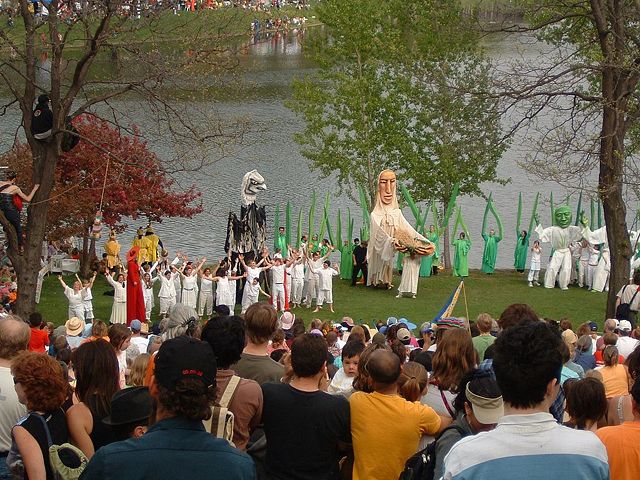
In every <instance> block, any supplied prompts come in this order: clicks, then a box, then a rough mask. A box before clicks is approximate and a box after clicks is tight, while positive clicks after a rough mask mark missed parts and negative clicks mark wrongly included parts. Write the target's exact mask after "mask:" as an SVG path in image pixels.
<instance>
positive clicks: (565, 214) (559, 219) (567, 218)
mask: <svg viewBox="0 0 640 480" xmlns="http://www.w3.org/2000/svg"><path fill="white" fill-rule="evenodd" d="M553 216H554V218H555V219H556V225H558V226H559V227H560V228H567V227H568V226H569V225H571V210H569V207H567V206H562V207H558V208H556V210H555V212H554V213H553Z"/></svg>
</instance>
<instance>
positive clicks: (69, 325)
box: [64, 317, 84, 337]
mask: <svg viewBox="0 0 640 480" xmlns="http://www.w3.org/2000/svg"><path fill="white" fill-rule="evenodd" d="M64 327H65V329H66V330H67V335H69V336H72V337H75V336H77V335H80V334H81V333H82V331H83V330H84V320H80V319H79V318H78V317H71V318H70V319H69V320H67V321H66V322H65V324H64Z"/></svg>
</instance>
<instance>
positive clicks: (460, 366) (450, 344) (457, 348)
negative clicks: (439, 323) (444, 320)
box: [433, 328, 478, 393]
mask: <svg viewBox="0 0 640 480" xmlns="http://www.w3.org/2000/svg"><path fill="white" fill-rule="evenodd" d="M477 363H478V354H477V353H476V350H475V348H473V342H472V341H471V335H470V334H469V332H467V331H466V330H463V329H461V328H455V329H450V330H447V331H446V332H445V333H444V336H443V337H442V340H441V341H440V342H439V343H438V349H437V350H436V353H434V354H433V377H434V378H435V379H436V381H437V382H438V385H439V386H440V387H441V388H443V389H444V390H449V391H452V392H454V393H455V392H456V391H457V388H458V385H459V384H460V380H462V377H463V376H464V374H465V373H467V372H468V371H469V370H471V369H472V368H474V367H475V366H476V364H477Z"/></svg>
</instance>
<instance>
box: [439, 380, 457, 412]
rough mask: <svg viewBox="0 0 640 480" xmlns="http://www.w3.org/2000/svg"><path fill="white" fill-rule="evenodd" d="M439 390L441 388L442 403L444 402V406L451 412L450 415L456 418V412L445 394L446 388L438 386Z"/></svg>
mask: <svg viewBox="0 0 640 480" xmlns="http://www.w3.org/2000/svg"><path fill="white" fill-rule="evenodd" d="M438 390H440V398H442V403H444V407H445V408H446V409H447V412H449V415H450V416H451V418H453V419H455V418H456V412H454V411H453V408H451V405H449V402H448V400H447V397H446V396H445V394H444V390H443V389H442V388H440V387H438Z"/></svg>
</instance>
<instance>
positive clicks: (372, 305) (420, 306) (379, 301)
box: [39, 271, 606, 328]
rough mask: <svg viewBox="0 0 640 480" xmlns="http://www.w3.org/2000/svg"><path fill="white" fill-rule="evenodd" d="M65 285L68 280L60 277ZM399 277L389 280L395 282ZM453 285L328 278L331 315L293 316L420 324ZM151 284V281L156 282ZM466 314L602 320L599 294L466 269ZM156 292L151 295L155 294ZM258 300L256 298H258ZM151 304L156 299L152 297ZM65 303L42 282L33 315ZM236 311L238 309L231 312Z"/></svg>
mask: <svg viewBox="0 0 640 480" xmlns="http://www.w3.org/2000/svg"><path fill="white" fill-rule="evenodd" d="M65 281H66V282H67V284H68V285H71V283H72V281H73V279H72V277H70V276H69V277H65ZM399 281H400V279H399V278H396V279H395V284H396V285H397V284H398V283H399ZM457 284H458V279H456V278H453V277H451V276H450V275H449V274H447V273H441V274H440V275H437V276H435V277H431V278H421V279H420V284H419V287H418V298H416V299H412V298H401V299H397V298H395V295H396V294H397V291H396V290H395V289H394V290H377V289H369V288H364V287H362V286H358V287H355V288H354V287H351V285H350V282H347V281H343V280H334V284H333V297H334V305H335V307H334V308H335V310H336V313H335V314H331V313H330V312H328V311H324V310H323V311H321V312H319V313H317V314H313V313H312V311H311V310H307V309H305V308H301V309H298V310H294V313H295V314H296V315H298V316H300V317H301V318H303V319H304V320H305V322H307V323H308V322H309V321H310V320H311V319H312V318H321V319H333V320H338V319H340V318H341V317H342V316H344V315H349V316H351V317H353V318H354V320H355V321H356V323H359V322H369V323H370V324H371V323H372V322H373V321H375V320H379V319H386V318H387V317H389V316H395V317H405V318H407V319H409V320H411V321H412V322H413V323H415V324H417V325H420V323H422V322H424V321H431V320H432V319H433V317H434V316H435V315H436V313H437V312H438V311H439V310H440V308H441V307H442V305H443V304H444V302H445V301H446V300H447V299H448V298H449V295H450V294H451V291H452V290H453V289H454V288H455V287H456V285H457ZM156 286H157V283H156ZM109 289H110V287H109V285H108V284H107V283H106V281H105V280H104V277H103V276H102V275H101V276H99V277H98V279H97V280H96V283H95V285H94V288H93V306H94V307H93V308H94V313H95V316H96V318H100V319H103V320H108V319H109V316H110V313H111V305H112V302H113V297H110V296H106V295H103V293H104V292H105V291H107V290H109ZM465 289H466V297H467V303H468V308H469V316H470V317H471V318H472V319H473V318H475V317H476V316H477V315H478V314H479V313H481V312H488V313H490V314H491V315H492V316H494V317H497V316H498V315H500V312H502V310H504V308H505V307H506V306H508V305H510V304H511V303H528V304H530V305H531V306H532V307H533V308H534V309H535V310H536V312H538V314H539V315H541V316H544V317H550V318H554V319H560V318H561V317H568V318H569V319H570V320H571V321H572V322H573V324H574V327H576V328H577V326H578V325H579V324H580V323H583V322H586V321H591V320H593V321H595V322H597V323H598V324H599V325H600V326H601V327H602V323H603V321H604V312H605V304H606V294H605V293H590V292H587V291H586V290H584V289H580V288H578V287H570V288H569V290H568V291H561V290H559V289H557V288H556V289H553V290H547V289H545V288H542V287H534V288H529V287H528V285H527V282H526V281H525V280H524V278H523V276H522V275H520V274H517V273H512V272H496V273H495V274H494V275H485V274H483V273H481V272H480V271H472V272H471V276H470V277H468V278H467V279H466V281H465ZM156 293H157V291H156ZM261 299H262V298H261ZM156 300H157V298H156ZM157 303H158V302H157V301H156V307H155V309H154V311H153V315H152V320H155V319H157V317H158V315H157V313H158V305H157ZM67 305H68V304H67V299H66V298H65V296H64V295H63V293H62V288H61V287H60V284H59V283H58V280H57V278H56V277H55V276H49V277H47V278H45V280H44V285H43V287H42V297H41V299H40V306H39V311H40V312H41V313H42V314H43V316H44V317H45V319H46V320H47V321H51V322H53V323H55V324H56V325H59V324H62V323H64V322H65V321H66V320H67ZM236 311H238V312H239V307H238V309H237V310H236ZM454 314H455V315H456V316H465V315H466V313H465V303H464V297H463V296H462V295H461V296H460V298H459V300H458V304H457V306H456V309H455V311H454Z"/></svg>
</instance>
